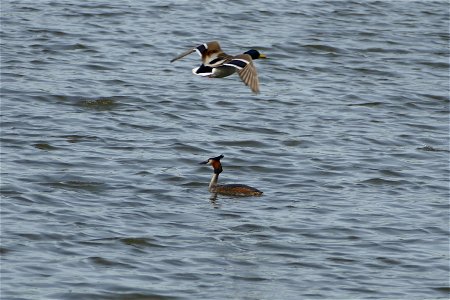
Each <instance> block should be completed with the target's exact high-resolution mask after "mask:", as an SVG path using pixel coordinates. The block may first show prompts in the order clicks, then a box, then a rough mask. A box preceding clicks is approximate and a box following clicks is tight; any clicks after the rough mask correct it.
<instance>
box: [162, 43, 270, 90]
mask: <svg viewBox="0 0 450 300" xmlns="http://www.w3.org/2000/svg"><path fill="white" fill-rule="evenodd" d="M193 52H197V53H198V54H199V55H200V56H201V58H202V65H201V66H200V67H197V68H194V69H192V73H194V74H195V75H199V76H205V77H210V78H222V77H227V76H230V75H231V74H233V73H235V72H237V73H238V75H239V77H240V78H241V79H242V81H243V82H244V83H245V85H247V86H248V87H250V89H251V90H252V92H253V93H255V94H257V93H259V80H258V73H257V72H256V68H255V65H254V64H253V60H254V59H259V58H266V56H265V55H264V54H262V53H259V51H258V50H255V49H251V50H248V51H247V52H244V53H243V54H239V55H236V56H232V55H228V54H226V53H225V52H223V51H222V49H221V48H220V45H219V42H217V41H212V42H209V43H205V44H201V45H199V46H197V47H195V48H192V49H189V50H188V51H186V52H184V53H182V54H180V55H178V56H177V57H175V58H174V59H172V60H171V61H170V62H171V63H172V62H174V61H176V60H178V59H181V58H183V57H185V56H187V55H189V54H191V53H193Z"/></svg>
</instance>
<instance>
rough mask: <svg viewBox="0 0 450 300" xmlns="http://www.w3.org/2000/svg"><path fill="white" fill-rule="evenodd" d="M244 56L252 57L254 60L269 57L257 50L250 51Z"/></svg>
mask: <svg viewBox="0 0 450 300" xmlns="http://www.w3.org/2000/svg"><path fill="white" fill-rule="evenodd" d="M244 54H248V55H250V56H251V57H252V59H258V58H267V56H265V55H264V54H262V53H259V51H258V50H255V49H251V50H248V51H247V52H244Z"/></svg>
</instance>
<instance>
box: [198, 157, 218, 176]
mask: <svg viewBox="0 0 450 300" xmlns="http://www.w3.org/2000/svg"><path fill="white" fill-rule="evenodd" d="M222 158H223V154H222V155H219V156H216V157H211V158H208V160H206V161H204V162H201V163H200V164H204V165H211V166H212V167H213V169H214V173H215V174H220V173H222V171H223V169H222V164H221V163H220V160H221V159H222Z"/></svg>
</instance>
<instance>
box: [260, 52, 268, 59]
mask: <svg viewBox="0 0 450 300" xmlns="http://www.w3.org/2000/svg"><path fill="white" fill-rule="evenodd" d="M259 58H267V56H266V55H265V54H262V53H260V54H259Z"/></svg>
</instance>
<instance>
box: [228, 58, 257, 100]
mask: <svg viewBox="0 0 450 300" xmlns="http://www.w3.org/2000/svg"><path fill="white" fill-rule="evenodd" d="M224 65H225V66H231V67H235V68H236V69H237V70H238V74H239V77H240V78H241V79H242V81H243V82H244V83H245V85H247V86H248V87H250V89H251V90H252V92H253V93H255V94H257V93H259V80H258V73H257V72H256V68H255V65H254V64H253V60H252V58H251V56H250V55H248V54H240V55H236V56H234V57H233V59H232V60H230V61H229V62H227V63H225V64H224Z"/></svg>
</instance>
